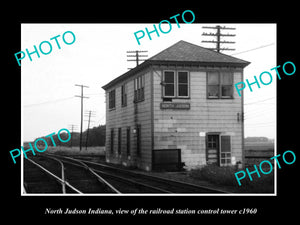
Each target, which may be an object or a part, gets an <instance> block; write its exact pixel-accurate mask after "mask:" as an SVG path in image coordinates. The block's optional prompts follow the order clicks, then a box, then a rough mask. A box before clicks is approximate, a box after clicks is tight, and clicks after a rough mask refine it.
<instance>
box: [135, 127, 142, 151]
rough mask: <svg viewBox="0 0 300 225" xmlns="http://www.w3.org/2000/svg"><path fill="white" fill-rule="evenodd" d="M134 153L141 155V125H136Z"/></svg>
mask: <svg viewBox="0 0 300 225" xmlns="http://www.w3.org/2000/svg"><path fill="white" fill-rule="evenodd" d="M136 154H137V156H140V155H141V125H137V126H136Z"/></svg>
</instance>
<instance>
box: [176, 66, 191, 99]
mask: <svg viewBox="0 0 300 225" xmlns="http://www.w3.org/2000/svg"><path fill="white" fill-rule="evenodd" d="M179 72H186V73H187V77H188V83H187V85H188V90H187V93H188V95H187V96H179V78H178V73H179ZM175 86H176V97H177V98H190V73H189V71H187V70H178V71H177V73H176V84H175Z"/></svg>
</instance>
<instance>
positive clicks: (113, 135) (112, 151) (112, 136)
mask: <svg viewBox="0 0 300 225" xmlns="http://www.w3.org/2000/svg"><path fill="white" fill-rule="evenodd" d="M114 138H115V133H114V128H111V129H110V154H112V155H113V154H114Z"/></svg>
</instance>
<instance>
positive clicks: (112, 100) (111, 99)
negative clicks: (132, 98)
mask: <svg viewBox="0 0 300 225" xmlns="http://www.w3.org/2000/svg"><path fill="white" fill-rule="evenodd" d="M108 108H109V109H114V108H116V90H115V89H114V90H112V91H110V92H109V96H108Z"/></svg>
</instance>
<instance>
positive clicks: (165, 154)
mask: <svg viewBox="0 0 300 225" xmlns="http://www.w3.org/2000/svg"><path fill="white" fill-rule="evenodd" d="M248 64H249V62H247V61H244V60H241V59H238V58H235V57H232V56H228V55H225V54H221V53H217V52H215V51H212V50H208V49H206V48H203V47H200V46H197V45H194V44H191V43H188V42H185V41H179V42H177V43H176V44H174V45H172V46H171V47H169V48H167V49H165V50H163V51H162V52H160V53H158V54H157V55H155V56H153V57H151V58H149V59H148V60H146V61H145V62H144V63H142V64H140V65H138V66H137V67H135V68H134V69H132V70H130V71H128V72H126V73H124V74H123V75H121V76H119V77H117V78H116V79H114V80H112V81H111V82H109V83H108V84H106V85H104V86H103V89H104V90H105V91H106V160H107V162H111V163H116V164H123V165H126V166H137V167H139V168H141V169H144V170H148V171H149V170H152V169H156V168H160V167H164V166H166V167H167V166H168V165H169V166H172V164H174V165H177V166H180V163H184V164H185V165H186V166H187V167H188V168H193V167H196V166H199V165H205V164H213V163H214V164H217V165H219V166H227V165H232V164H235V163H236V162H237V161H240V162H243V161H244V159H243V158H244V152H243V136H244V123H243V116H242V115H243V111H244V110H243V96H242V97H239V96H238V94H237V92H236V90H234V84H235V83H237V82H240V81H242V80H243V68H244V67H245V66H247V65H248Z"/></svg>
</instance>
